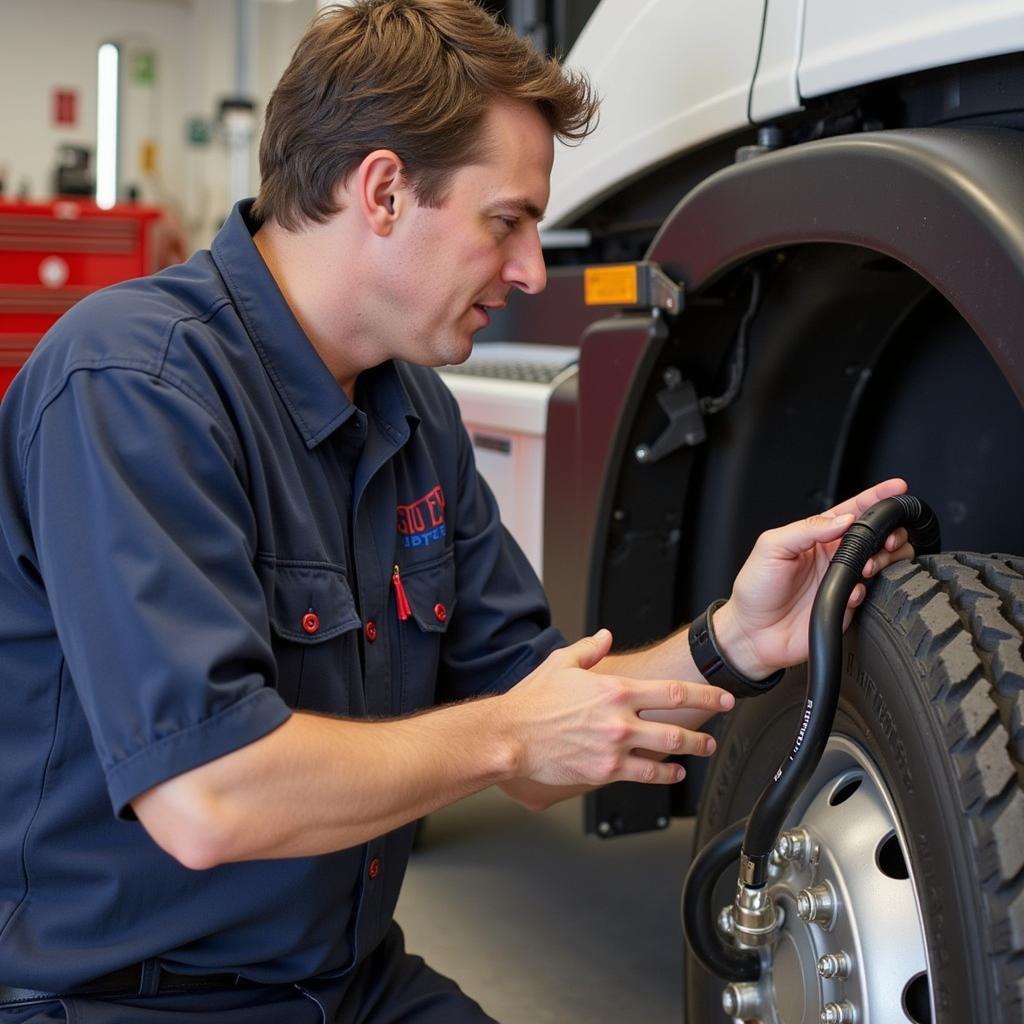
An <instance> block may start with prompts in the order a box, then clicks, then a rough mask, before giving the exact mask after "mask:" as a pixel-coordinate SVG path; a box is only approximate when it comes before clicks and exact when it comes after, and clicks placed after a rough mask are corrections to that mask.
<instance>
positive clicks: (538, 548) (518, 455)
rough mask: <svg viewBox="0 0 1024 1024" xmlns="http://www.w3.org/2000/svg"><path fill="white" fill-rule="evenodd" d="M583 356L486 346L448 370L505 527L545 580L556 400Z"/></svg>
mask: <svg viewBox="0 0 1024 1024" xmlns="http://www.w3.org/2000/svg"><path fill="white" fill-rule="evenodd" d="M578 355H579V350H578V349H577V348H575V347H572V346H564V345H534V344H524V343H511V342H508V343H506V342H483V343H480V344H478V345H476V347H475V348H474V350H473V354H472V355H471V356H470V358H469V359H468V360H467V361H466V362H465V363H462V364H460V365H459V366H446V367H444V368H443V369H442V370H441V371H440V372H441V377H442V378H443V380H444V382H445V384H447V385H448V387H449V388H450V389H451V391H452V394H454V395H455V398H456V400H457V401H458V403H459V409H460V410H461V412H462V420H463V422H464V423H465V425H466V430H467V431H468V432H469V437H470V440H471V441H472V442H473V451H474V453H475V456H476V464H477V468H478V469H479V470H480V472H481V473H482V474H483V477H484V479H485V480H486V481H487V483H488V484H489V485H490V487H491V490H492V491H494V495H495V497H496V498H497V499H498V507H499V508H500V509H501V519H502V522H503V523H504V524H505V526H506V527H507V529H508V531H509V532H510V533H511V534H512V536H513V537H514V538H515V539H516V541H517V543H518V544H519V546H520V547H521V548H522V549H523V551H524V552H525V553H526V557H527V558H529V560H530V564H531V565H532V566H533V568H534V570H535V571H536V573H537V575H538V576H540V577H541V578H542V579H543V557H542V552H543V516H544V439H545V434H546V432H547V421H548V401H549V399H550V397H551V392H552V391H553V390H554V388H555V387H556V386H557V384H558V381H559V380H560V378H561V375H562V374H563V373H564V372H565V371H566V369H567V368H568V367H571V366H572V365H573V364H574V363H575V362H576V359H577V356H578Z"/></svg>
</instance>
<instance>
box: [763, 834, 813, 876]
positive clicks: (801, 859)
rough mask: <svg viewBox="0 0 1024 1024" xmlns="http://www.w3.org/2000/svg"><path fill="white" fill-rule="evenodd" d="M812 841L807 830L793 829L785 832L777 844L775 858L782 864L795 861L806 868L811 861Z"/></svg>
mask: <svg viewBox="0 0 1024 1024" xmlns="http://www.w3.org/2000/svg"><path fill="white" fill-rule="evenodd" d="M811 849H812V840H811V836H810V833H809V832H808V831H807V830H806V829H802V828H793V829H787V830H786V831H785V832H783V833H782V834H781V835H780V836H779V838H778V840H776V843H775V849H774V850H773V851H772V855H773V857H775V858H777V859H778V861H779V862H780V863H785V862H786V861H794V862H796V863H798V864H799V865H800V866H801V867H806V866H807V863H808V862H809V861H810V859H811Z"/></svg>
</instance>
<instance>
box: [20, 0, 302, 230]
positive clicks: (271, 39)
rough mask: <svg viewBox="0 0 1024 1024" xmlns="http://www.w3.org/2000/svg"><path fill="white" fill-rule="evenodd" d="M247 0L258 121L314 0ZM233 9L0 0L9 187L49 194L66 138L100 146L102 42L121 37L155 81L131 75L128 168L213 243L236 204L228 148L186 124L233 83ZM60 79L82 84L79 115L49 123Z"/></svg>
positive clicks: (217, 4)
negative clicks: (141, 56) (147, 169)
mask: <svg viewBox="0 0 1024 1024" xmlns="http://www.w3.org/2000/svg"><path fill="white" fill-rule="evenodd" d="M246 2H248V3H249V5H250V10H251V16H250V24H251V30H252V35H251V45H250V48H249V55H250V60H249V72H250V73H249V83H250V90H249V91H250V96H251V97H252V98H254V99H255V100H256V102H257V120H258V122H259V123H262V116H263V110H264V107H265V104H266V100H267V98H268V97H269V95H270V93H271V91H272V90H273V87H274V84H275V83H276V81H277V79H278V77H279V76H280V74H281V72H282V71H283V70H284V67H285V65H286V64H287V62H288V58H289V57H290V55H291V51H292V48H293V47H294V45H295V42H296V41H297V39H298V38H299V36H300V35H301V34H302V31H303V30H304V29H305V27H306V25H307V24H308V22H309V20H310V19H311V18H312V17H313V15H314V14H315V12H316V0H290V2H280V0H276V2H275V0H246ZM236 11H237V8H236V0H0V96H2V97H3V101H2V103H0V169H3V170H4V171H5V173H4V175H3V176H4V178H5V180H6V185H7V192H8V194H13V193H15V192H16V191H18V190H19V189H20V188H21V187H22V186H25V187H27V189H28V192H29V195H30V197H31V198H34V199H44V198H48V197H49V196H50V194H51V182H52V171H53V167H54V165H55V163H56V159H57V147H58V145H59V144H60V143H64V142H69V143H74V144H80V145H85V146H88V147H90V148H94V146H95V123H96V51H97V48H98V47H99V45H100V44H101V43H103V42H108V41H110V42H117V43H120V44H121V46H122V53H123V55H124V58H125V63H126V65H127V66H129V67H130V63H131V60H132V58H133V55H134V53H135V52H136V51H138V50H150V51H152V52H153V53H154V54H155V55H156V80H155V82H154V83H153V84H152V85H143V84H138V83H134V82H132V80H131V75H130V74H127V75H125V77H124V84H123V95H122V145H121V158H122V175H121V180H122V182H123V183H125V184H128V183H134V184H136V185H137V186H138V187H139V189H140V193H141V197H142V199H143V200H145V201H149V202H159V203H163V204H166V205H168V206H170V207H172V208H173V209H174V210H175V211H176V212H177V214H178V216H179V218H180V220H181V222H182V224H183V225H184V226H185V227H186V228H187V230H188V233H189V236H190V240H191V242H192V244H193V245H206V244H208V243H209V241H210V238H212V236H213V233H214V232H215V231H216V228H217V226H218V224H219V223H220V221H221V220H222V219H223V217H224V215H225V214H226V213H227V212H228V210H229V208H230V200H231V193H230V183H229V156H228V150H227V148H226V146H225V145H224V144H223V143H222V142H221V141H219V140H218V139H217V137H216V136H215V137H214V139H213V141H212V142H211V143H210V144H209V145H208V146H206V147H196V146H192V145H189V144H188V142H187V135H186V126H187V122H188V119H189V118H191V117H203V118H206V119H210V120H212V119H213V117H214V115H215V113H216V108H217V103H218V100H219V99H220V98H221V97H223V96H229V95H234V94H235V93H236V89H235V82H236V67H235V65H236V45H235V27H236ZM56 87H69V88H72V89H75V90H76V91H77V93H78V101H79V102H78V117H77V124H76V125H75V126H74V127H60V126H57V125H54V124H53V121H52V103H53V99H52V94H53V90H54V89H55V88H56ZM147 140H151V141H152V142H154V143H155V144H156V147H157V173H155V174H152V175H146V174H144V173H143V172H142V170H141V167H140V158H141V147H142V144H143V143H144V142H145V141H147ZM257 143H258V138H257V139H256V140H254V144H253V162H252V187H253V191H254V190H255V188H256V186H257V183H258V178H257V171H256V161H255V154H256V149H257Z"/></svg>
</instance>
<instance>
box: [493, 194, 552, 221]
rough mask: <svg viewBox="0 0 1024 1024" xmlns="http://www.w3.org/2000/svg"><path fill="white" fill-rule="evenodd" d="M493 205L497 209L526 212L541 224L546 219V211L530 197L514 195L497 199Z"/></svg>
mask: <svg viewBox="0 0 1024 1024" xmlns="http://www.w3.org/2000/svg"><path fill="white" fill-rule="evenodd" d="M491 207H492V208H493V209H495V210H509V209H511V210H516V211H517V212H518V213H525V214H527V216H530V217H532V218H533V219H534V220H535V221H537V223H538V224H539V223H540V222H541V221H542V220H543V219H544V211H543V210H541V209H540V207H538V206H537V205H536V204H535V203H531V202H530V200H529V199H523V198H522V197H520V196H513V197H512V198H510V199H497V200H495V201H494V202H493V203H492V204H491Z"/></svg>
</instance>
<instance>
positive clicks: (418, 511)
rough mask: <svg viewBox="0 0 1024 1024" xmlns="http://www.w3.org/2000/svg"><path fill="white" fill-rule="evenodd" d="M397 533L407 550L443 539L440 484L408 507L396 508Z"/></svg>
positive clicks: (442, 502) (443, 524)
mask: <svg viewBox="0 0 1024 1024" xmlns="http://www.w3.org/2000/svg"><path fill="white" fill-rule="evenodd" d="M397 511H398V532H399V533H400V534H402V544H403V545H404V546H405V547H407V548H419V547H423V546H424V545H426V544H432V543H434V541H438V540H442V539H443V538H444V535H445V532H446V527H445V522H444V491H442V490H441V486H440V484H439V485H438V486H437V487H435V488H434V489H433V490H431V491H428V492H427V493H426V494H424V495H423V497H422V498H418V499H417V500H416V501H414V502H412V503H411V504H409V505H399V506H398V510H397Z"/></svg>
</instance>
